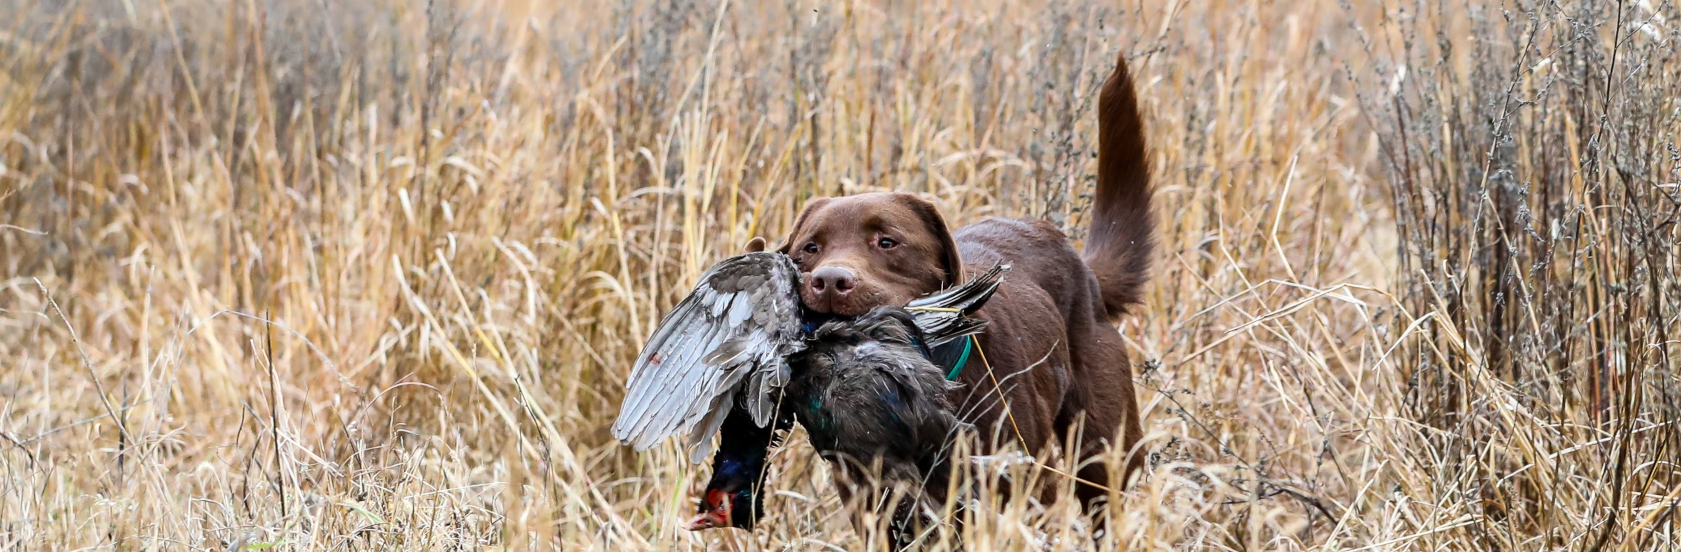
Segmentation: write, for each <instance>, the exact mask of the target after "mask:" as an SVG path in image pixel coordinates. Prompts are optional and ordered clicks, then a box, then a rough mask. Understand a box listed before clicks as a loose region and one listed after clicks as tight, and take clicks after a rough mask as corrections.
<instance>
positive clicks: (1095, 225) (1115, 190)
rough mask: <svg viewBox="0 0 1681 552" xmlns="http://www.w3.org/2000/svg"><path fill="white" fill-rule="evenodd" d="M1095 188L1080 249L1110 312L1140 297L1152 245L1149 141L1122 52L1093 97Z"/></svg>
mask: <svg viewBox="0 0 1681 552" xmlns="http://www.w3.org/2000/svg"><path fill="white" fill-rule="evenodd" d="M1097 117H1098V120H1097V129H1098V136H1097V194H1096V197H1095V198H1094V199H1093V203H1092V221H1091V232H1090V234H1089V235H1088V236H1087V237H1086V250H1085V253H1084V254H1083V255H1082V257H1084V259H1085V261H1086V266H1089V267H1091V270H1092V272H1094V273H1096V274H1097V282H1098V285H1099V287H1100V288H1101V289H1102V292H1103V307H1104V309H1105V310H1107V311H1108V312H1109V316H1110V317H1118V316H1120V315H1122V314H1124V313H1125V312H1126V311H1127V306H1128V305H1134V304H1138V303H1140V302H1141V301H1142V300H1143V291H1142V288H1143V287H1144V282H1145V281H1147V280H1148V279H1149V271H1150V254H1151V253H1150V251H1151V249H1153V248H1154V246H1155V226H1156V224H1155V215H1154V213H1152V212H1151V209H1150V196H1151V195H1152V192H1151V189H1150V159H1149V145H1148V143H1147V142H1146V140H1145V136H1144V117H1143V115H1142V114H1141V113H1139V111H1138V94H1137V92H1136V91H1135V90H1134V89H1133V82H1132V74H1131V72H1130V71H1128V69H1127V62H1126V56H1125V55H1124V54H1123V55H1121V56H1119V57H1118V59H1116V61H1115V72H1113V73H1110V74H1109V80H1108V81H1106V82H1104V83H1103V91H1102V93H1101V94H1100V95H1099V96H1098V99H1097Z"/></svg>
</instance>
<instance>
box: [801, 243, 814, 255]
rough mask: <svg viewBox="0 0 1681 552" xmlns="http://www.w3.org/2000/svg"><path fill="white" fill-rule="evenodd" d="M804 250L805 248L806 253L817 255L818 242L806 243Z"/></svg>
mask: <svg viewBox="0 0 1681 552" xmlns="http://www.w3.org/2000/svg"><path fill="white" fill-rule="evenodd" d="M804 250H805V252H806V253H810V254H812V255H816V254H817V244H815V243H808V244H805V247H804Z"/></svg>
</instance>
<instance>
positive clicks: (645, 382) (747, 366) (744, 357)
mask: <svg viewBox="0 0 1681 552" xmlns="http://www.w3.org/2000/svg"><path fill="white" fill-rule="evenodd" d="M798 285H799V267H797V266H795V265H794V263H793V260H791V259H789V258H788V257H787V256H786V255H782V254H780V253H748V254H746V255H739V256H736V257H731V258H728V259H725V260H723V261H720V262H719V263H718V264H716V265H713V267H712V268H711V269H709V270H707V272H706V274H703V275H702V276H701V278H700V281H699V282H698V283H696V285H695V289H694V291H693V292H692V293H690V294H689V296H688V297H686V298H684V299H683V301H681V302H679V303H678V304H677V306H676V307H674V308H672V310H671V312H670V313H668V314H667V315H666V317H665V318H664V319H663V320H661V321H660V325H659V326H658V327H657V328H656V329H655V330H654V332H653V335H651V336H650V337H649V338H648V342H647V343H646V344H645V345H643V348H642V351H641V354H639V355H638V356H637V359H636V364H635V365H634V366H633V367H632V369H631V375H630V378H629V380H628V381H627V382H626V384H625V385H626V391H625V398H624V403H623V404H622V405H621V406H620V409H619V417H618V419H617V420H615V421H614V422H613V436H614V437H615V438H617V439H619V440H620V441H623V442H625V443H627V444H630V445H633V446H634V447H635V448H636V449H637V450H647V449H648V448H650V447H652V446H654V445H656V444H658V443H659V442H661V441H663V440H665V439H666V438H668V437H671V436H674V435H678V434H686V435H687V439H686V440H685V445H686V446H687V447H688V448H689V455H688V456H689V459H690V460H691V461H696V462H700V461H704V460H705V458H706V456H707V455H709V454H711V451H712V439H711V437H712V435H714V434H716V433H717V432H718V428H719V426H720V425H722V424H723V421H724V417H725V415H726V414H728V413H729V410H730V409H731V408H732V407H733V406H734V404H735V402H736V401H737V399H738V398H739V399H740V400H741V402H743V403H744V404H745V405H747V407H748V408H749V410H750V412H752V414H753V418H754V421H755V422H757V423H758V424H759V425H761V426H764V425H767V424H769V423H770V419H771V417H772V416H771V414H772V413H773V411H774V402H775V394H776V393H778V392H780V389H781V387H782V386H783V385H786V383H787V381H788V377H787V370H788V369H787V366H786V364H785V363H784V362H783V360H782V359H783V358H784V357H786V356H787V355H790V354H793V353H795V352H798V351H800V350H803V349H804V347H805V344H804V338H803V335H802V334H801V332H800V328H799V326H800V318H799V317H800V309H799V295H798V289H799V288H798ZM742 395H745V396H742Z"/></svg>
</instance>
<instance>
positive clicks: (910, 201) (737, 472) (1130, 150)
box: [690, 58, 1154, 529]
mask: <svg viewBox="0 0 1681 552" xmlns="http://www.w3.org/2000/svg"><path fill="white" fill-rule="evenodd" d="M1098 133H1099V136H1098V160H1097V164H1098V173H1097V193H1096V197H1095V199H1094V205H1093V209H1092V227H1091V230H1090V233H1089V236H1088V237H1087V239H1086V245H1085V251H1084V252H1083V253H1080V252H1076V251H1075V250H1074V248H1073V246H1072V244H1070V243H1069V241H1068V237H1067V236H1066V235H1064V234H1063V233H1062V232H1061V231H1059V230H1057V229H1056V228H1055V227H1053V226H1052V225H1051V224H1049V223H1047V222H1045V221H1040V220H1016V219H990V220H985V221H981V222H977V223H975V224H971V225H969V226H965V227H963V228H961V229H959V230H958V231H957V232H955V233H954V232H950V231H948V230H947V228H946V223H945V219H944V218H942V217H941V216H940V213H939V211H938V210H936V209H935V208H934V206H933V205H931V204H929V203H928V202H926V201H923V200H922V199H920V198H918V197H916V196H914V195H910V194H904V193H870V194H861V195H855V196H847V197H836V198H820V199H814V200H812V201H810V202H808V203H807V204H806V207H805V210H804V211H803V212H801V213H800V215H799V217H798V218H797V219H796V220H795V222H794V227H793V229H792V230H791V231H790V232H789V236H788V238H787V240H785V241H784V242H783V245H782V246H781V251H782V252H783V253H786V254H787V255H789V256H791V257H793V259H794V261H795V262H796V263H798V264H799V265H800V267H801V272H802V274H801V277H802V281H803V282H804V283H805V285H804V287H803V289H801V290H800V291H801V293H800V296H801V299H802V300H803V301H804V303H805V305H806V307H807V308H809V309H810V310H812V311H815V312H817V313H823V314H832V315H838V316H857V315H861V314H864V313H866V312H868V311H869V310H870V309H872V308H874V307H878V306H883V305H894V306H898V305H904V304H906V303H907V302H909V301H910V300H911V299H914V298H917V297H920V296H922V295H926V294H929V293H932V292H935V291H938V290H940V289H941V288H944V287H948V286H952V285H956V284H958V283H959V282H961V281H963V278H964V271H965V267H974V268H975V269H979V270H984V269H986V268H989V267H991V266H993V265H994V264H996V263H1007V264H1010V265H1011V266H1012V268H1011V270H1010V272H1009V273H1008V275H1007V276H1005V278H1004V282H1003V284H1002V285H1001V286H1000V287H999V288H998V291H997V293H996V294H995V295H993V296H992V298H991V300H990V301H989V302H988V303H987V304H986V306H985V307H983V308H982V309H981V310H980V312H979V315H980V316H982V317H984V318H986V319H988V320H989V321H990V324H989V325H988V326H987V329H986V332H985V333H984V334H982V336H981V337H980V339H979V345H980V350H981V354H982V355H984V359H985V360H984V361H982V362H974V361H970V362H968V363H967V364H966V367H965V368H964V369H963V370H962V371H961V372H960V373H959V377H958V381H959V382H960V383H961V384H962V385H961V386H960V387H959V388H957V390H956V391H953V393H956V394H957V395H956V396H954V397H952V399H953V400H952V403H954V404H958V405H959V410H958V412H959V413H965V414H966V416H965V419H964V421H965V422H968V423H970V424H972V425H974V426H975V427H976V428H978V429H979V430H980V431H981V433H982V434H983V438H984V437H986V436H990V438H989V439H987V440H986V442H984V443H982V446H981V451H982V452H985V451H988V450H992V449H997V448H999V447H1000V446H1002V445H1006V444H1009V443H1013V442H1017V440H1018V439H1019V442H1020V444H1022V445H1025V447H1026V448H1027V452H1029V453H1035V454H1037V453H1042V452H1044V450H1045V449H1046V447H1047V446H1048V445H1049V444H1051V443H1052V442H1053V441H1052V440H1053V439H1061V438H1062V436H1063V435H1066V434H1067V433H1068V431H1069V430H1070V428H1071V427H1072V426H1073V425H1074V424H1076V423H1079V422H1083V424H1084V425H1083V427H1082V431H1081V432H1080V437H1079V440H1078V442H1075V443H1066V444H1065V450H1070V451H1075V452H1077V454H1078V455H1079V458H1078V460H1080V461H1082V463H1083V466H1084V467H1082V468H1081V469H1080V470H1079V471H1078V473H1077V476H1078V477H1079V479H1080V481H1081V483H1079V484H1078V485H1077V487H1076V491H1077V494H1078V495H1079V496H1080V498H1081V500H1082V501H1083V502H1084V503H1085V504H1086V505H1087V508H1088V511H1091V507H1092V506H1094V502H1096V501H1098V500H1099V499H1101V498H1103V497H1105V496H1107V492H1106V491H1105V490H1104V489H1105V488H1108V487H1111V486H1114V485H1124V484H1125V483H1126V480H1127V479H1128V476H1130V475H1131V473H1132V472H1133V471H1134V470H1135V469H1137V468H1138V467H1139V465H1140V464H1141V463H1142V462H1141V461H1142V454H1140V451H1138V450H1136V449H1137V445H1138V442H1139V440H1140V439H1142V438H1143V430H1142V429H1141V427H1140V425H1139V419H1138V404H1137V399H1136V398H1135V397H1134V395H1133V385H1132V367H1131V364H1130V363H1128V361H1127V354H1126V350H1125V348H1124V347H1123V346H1122V344H1121V338H1120V335H1119V334H1118V333H1117V332H1116V331H1115V326H1114V320H1115V319H1116V318H1117V317H1119V316H1121V315H1122V314H1124V313H1125V312H1126V308H1127V307H1128V306H1129V305H1133V304H1136V303H1138V302H1139V300H1140V288H1141V287H1142V286H1143V284H1144V282H1145V281H1146V279H1147V272H1148V269H1149V262H1150V259H1149V257H1150V252H1151V248H1152V245H1153V244H1152V239H1153V238H1152V234H1153V231H1154V222H1153V220H1152V213H1151V208H1150V196H1151V188H1150V165H1149V160H1148V158H1147V147H1146V143H1145V137H1144V128H1143V120H1142V117H1141V115H1140V114H1139V111H1138V99H1137V96H1136V94H1135V92H1134V90H1133V83H1132V78H1131V76H1130V74H1129V73H1128V70H1127V66H1126V60H1125V58H1121V59H1119V60H1118V61H1117V62H1116V66H1115V71H1114V72H1113V73H1112V74H1110V75H1109V79H1108V81H1107V82H1105V83H1104V85H1103V91H1102V93H1101V96H1100V97H1099V99H1098ZM763 248H764V241H763V240H761V239H754V240H753V242H752V243H750V244H749V245H748V249H749V250H752V251H757V250H762V249H763ZM977 356H980V355H977ZM989 370H990V373H989ZM994 378H996V380H997V381H999V382H1001V385H1000V384H995V383H994V381H995V380H994ZM1001 394H1002V395H1003V398H1004V399H1005V403H1006V404H1003V405H1001V404H999V398H1000V395H1001ZM728 425H729V424H728V422H726V426H728ZM739 425H742V426H743V427H742V428H739V429H737V430H735V431H733V432H732V431H725V432H723V439H724V442H723V443H722V444H721V445H720V448H719V454H718V456H717V457H716V458H715V459H714V469H715V472H714V474H713V478H712V481H711V482H710V483H709V484H708V491H707V493H706V495H707V497H708V499H707V500H706V501H703V503H702V505H701V517H700V518H697V520H696V521H695V522H691V525H690V527H691V528H694V529H701V528H707V527H718V526H736V527H746V528H751V527H752V525H753V522H754V521H755V520H756V519H757V517H758V511H757V509H758V508H757V503H758V500H759V499H758V497H757V494H756V489H757V486H758V479H759V475H760V474H762V473H763V472H762V469H759V468H755V466H762V463H763V450H764V446H765V443H766V442H767V437H766V436H767V435H768V434H769V433H768V432H769V431H770V429H769V428H764V429H758V428H753V427H750V426H751V424H739ZM1111 447H1116V448H1118V449H1119V450H1120V451H1122V454H1123V457H1124V458H1125V462H1126V465H1125V466H1124V469H1123V470H1121V472H1120V473H1121V474H1122V479H1121V481H1111V479H1110V477H1109V476H1110V470H1109V466H1107V465H1106V464H1105V463H1104V462H1103V458H1104V457H1105V456H1106V455H1105V452H1107V450H1108V449H1110V448H1111ZM742 466H746V467H745V468H744V467H742ZM843 494H850V493H843ZM1099 521H1101V519H1100V520H1099Z"/></svg>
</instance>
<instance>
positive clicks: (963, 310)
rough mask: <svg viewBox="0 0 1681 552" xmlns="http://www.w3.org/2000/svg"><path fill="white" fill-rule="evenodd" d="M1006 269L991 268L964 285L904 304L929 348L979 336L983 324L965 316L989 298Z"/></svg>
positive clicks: (1001, 279) (976, 319)
mask: <svg viewBox="0 0 1681 552" xmlns="http://www.w3.org/2000/svg"><path fill="white" fill-rule="evenodd" d="M1009 270H1010V265H1007V264H997V265H993V267H992V268H990V269H988V270H987V271H986V272H983V273H981V275H979V276H976V277H975V279H973V280H969V281H968V282H967V283H964V284H962V285H958V286H955V287H951V288H946V289H944V290H941V291H938V292H935V293H932V294H929V295H926V296H923V297H920V298H917V299H914V300H912V301H911V302H910V303H909V304H907V305H905V310H909V311H911V315H912V316H914V317H915V318H916V325H917V327H918V328H921V329H922V333H923V335H925V336H927V339H928V346H929V347H937V346H939V345H940V344H942V343H945V342H947V341H951V340H953V339H957V338H959V337H963V336H965V335H969V334H973V333H979V332H980V331H981V329H982V328H984V327H986V321H985V320H982V319H979V318H970V317H969V316H968V315H970V314H974V312H975V311H977V310H980V308H981V306H982V305H985V304H986V300H987V299H990V298H992V293H993V292H995V291H998V284H1001V283H1003V282H1004V273H1005V272H1007V271H1009Z"/></svg>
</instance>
